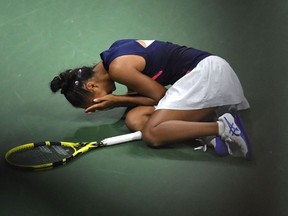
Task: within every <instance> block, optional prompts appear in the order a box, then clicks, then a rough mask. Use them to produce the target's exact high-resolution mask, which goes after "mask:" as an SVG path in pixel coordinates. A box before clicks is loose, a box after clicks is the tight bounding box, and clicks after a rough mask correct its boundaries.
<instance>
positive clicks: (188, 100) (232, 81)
mask: <svg viewBox="0 0 288 216" xmlns="http://www.w3.org/2000/svg"><path fill="white" fill-rule="evenodd" d="M231 105H233V106H235V107H236V108H237V109H239V110H240V109H248V108H249V107H250V106H249V103H248V101H247V100H246V98H245V96H244V93H243V89H242V86H241V83H240V81H239V79H238V77H237V75H236V74H235V72H234V71H233V69H232V68H231V67H230V65H229V64H228V63H227V62H226V61H225V60H224V59H222V58H220V57H218V56H209V57H207V58H205V59H203V60H202V61H201V62H199V63H198V65H197V66H196V67H195V68H194V69H193V70H192V71H191V72H190V73H188V74H186V75H185V76H183V77H182V78H181V79H179V80H178V81H177V82H175V83H174V84H173V85H172V86H171V87H170V88H169V89H168V90H167V92H166V94H165V96H164V97H163V98H162V99H161V100H160V101H159V103H158V105H157V106H156V110H157V109H172V110H196V109H204V108H211V107H215V108H216V107H223V106H231Z"/></svg>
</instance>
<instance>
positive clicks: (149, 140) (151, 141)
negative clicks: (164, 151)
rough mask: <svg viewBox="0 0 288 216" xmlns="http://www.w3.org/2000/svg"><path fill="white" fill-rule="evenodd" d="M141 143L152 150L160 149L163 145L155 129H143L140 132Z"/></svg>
mask: <svg viewBox="0 0 288 216" xmlns="http://www.w3.org/2000/svg"><path fill="white" fill-rule="evenodd" d="M142 139H143V141H144V142H145V143H146V144H147V145H148V146H149V147H152V148H160V147H161V146H163V144H164V143H162V142H161V140H160V139H159V136H158V135H157V132H156V130H155V128H151V127H147V126H146V127H144V129H143V131H142Z"/></svg>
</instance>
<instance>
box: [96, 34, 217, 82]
mask: <svg viewBox="0 0 288 216" xmlns="http://www.w3.org/2000/svg"><path fill="white" fill-rule="evenodd" d="M123 55H138V56H142V57H143V58H144V59H145V62H146V66H145V68H144V70H143V71H142V73H144V74H146V75H147V76H149V77H151V78H152V79H153V80H155V81H157V82H158V83H160V84H162V85H163V86H166V85H169V84H174V83H175V82H176V81H177V80H179V79H180V78H181V77H183V76H184V75H185V74H187V73H189V72H190V71H192V70H193V68H195V67H196V66H197V64H198V63H199V62H200V61H201V60H203V59H204V58H206V57H208V56H210V55H212V54H210V53H208V52H205V51H201V50H198V49H194V48H189V47H186V46H180V45H177V44H173V43H170V42H163V41H157V40H155V41H154V42H153V43H152V44H151V45H149V46H148V47H146V48H145V47H143V46H142V45H141V44H139V43H138V42H137V41H136V40H135V39H125V40H118V41H116V42H114V43H113V44H112V45H111V47H110V48H109V49H108V50H106V51H104V52H102V53H101V54H100V57H101V59H102V61H103V65H104V68H105V69H106V70H107V71H108V72H109V65H110V63H111V62H112V61H113V60H114V59H115V58H117V57H119V56H123Z"/></svg>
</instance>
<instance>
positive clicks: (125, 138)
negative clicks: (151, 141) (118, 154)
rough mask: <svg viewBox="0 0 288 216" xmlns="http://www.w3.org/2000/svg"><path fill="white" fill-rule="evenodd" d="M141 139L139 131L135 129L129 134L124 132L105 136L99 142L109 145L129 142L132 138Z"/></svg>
mask: <svg viewBox="0 0 288 216" xmlns="http://www.w3.org/2000/svg"><path fill="white" fill-rule="evenodd" d="M141 139H142V133H141V131H136V132H134V133H129V134H124V135H119V136H115V137H110V138H106V139H104V140H102V141H101V142H102V143H103V145H104V146H109V145H115V144H120V143H124V142H130V141H134V140H141Z"/></svg>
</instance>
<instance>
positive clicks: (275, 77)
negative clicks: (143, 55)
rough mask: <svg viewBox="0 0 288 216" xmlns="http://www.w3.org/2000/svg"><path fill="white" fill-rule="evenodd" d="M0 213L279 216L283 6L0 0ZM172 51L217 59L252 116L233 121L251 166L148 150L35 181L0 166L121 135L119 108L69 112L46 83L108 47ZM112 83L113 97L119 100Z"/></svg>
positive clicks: (285, 193) (283, 176)
mask: <svg viewBox="0 0 288 216" xmlns="http://www.w3.org/2000/svg"><path fill="white" fill-rule="evenodd" d="M0 5H1V6H0V41H1V45H0V47H1V49H0V67H1V70H0V78H1V79H0V92H1V96H0V97H1V106H0V125H1V130H0V134H1V136H0V199H1V202H0V215H2V216H12V215H15V216H26V215H29V216H34V215H42V216H46V215H54V216H66V215H98V216H102V215H103V216H110V215H118V216H120V215H121V216H122V215H123V216H129V215H133V216H134V215H135V216H136V215H137V216H142V215H143V216H146V215H149V216H162V215H163V216H164V215H165V216H176V215H177V216H191V215H195V216H197V215H201V216H204V215H209V216H210V215H214V216H218V215H219V216H223V215H233V216H238V215H239V216H240V215H245V216H255V215H263V216H266V215H273V216H284V215H287V214H288V208H287V201H288V181H287V180H288V171H287V170H288V169H287V164H288V159H287V158H288V157H287V153H288V141H287V140H288V126H287V120H288V118H287V109H288V106H287V105H288V103H287V97H288V84H287V81H288V67H287V52H288V13H287V12H288V1H287V0H275V1H271V0H254V1H233V0H232V1H231V0H177V1H176V0H158V1H155V0H153V1H152V0H147V1H140V0H122V1H117V0H105V1H102V0H82V1H78V0H77V1H76V0H61V1H59V0H30V1H29V0H1V1H0ZM123 38H139V39H158V40H165V41H171V42H174V43H178V44H181V45H187V46H192V47H195V48H199V49H203V50H207V51H210V52H212V53H215V54H217V55H219V56H222V57H224V58H225V59H226V60H228V61H229V63H230V64H231V65H232V67H233V68H234V69H235V71H236V73H237V74H238V76H239V78H240V80H241V83H242V85H243V88H244V90H245V94H246V97H247V99H248V100H249V102H250V104H251V109H250V110H249V111H245V112H243V113H242V117H243V119H244V121H245V124H246V128H247V131H248V133H249V135H250V139H251V142H252V145H253V155H254V158H253V160H252V161H250V162H248V161H245V160H243V159H241V158H235V157H224V158H220V157H218V156H216V155H215V153H214V152H213V151H208V152H207V153H204V152H195V151H193V147H192V146H191V145H189V144H179V145H177V143H175V145H173V146H172V147H169V148H163V149H157V150H156V149H151V148H149V147H147V146H146V145H145V143H144V142H142V141H136V142H131V143H126V144H121V145H118V146H113V147H109V148H102V149H98V150H97V151H94V152H90V153H88V154H86V155H85V156H84V155H83V157H82V158H79V159H78V160H76V161H73V163H71V164H69V165H67V166H64V167H61V168H57V169H52V170H49V171H44V172H23V171H18V170H14V169H11V168H10V167H7V166H6V164H5V161H4V155H5V152H6V151H8V150H9V149H10V148H12V147H14V146H16V145H20V144H23V143H29V142H33V141H43V140H58V141H59V140H65V141H92V140H99V139H102V138H105V137H109V136H113V135H119V134H124V133H128V132H129V131H128V129H127V128H126V127H125V125H124V122H123V120H121V116H122V114H123V113H124V110H125V109H123V108H118V109H114V110H110V111H106V112H98V113H95V114H92V115H86V114H84V112H83V110H80V109H75V108H73V107H72V106H71V105H70V104H68V102H66V100H65V99H64V97H63V96H62V95H60V94H56V95H52V93H51V92H50V90H49V82H50V80H51V79H52V78H53V77H54V76H55V75H57V74H58V73H59V72H61V71H63V70H65V69H67V68H73V67H78V66H82V65H91V64H94V63H97V62H98V61H99V60H100V58H99V53H100V52H101V51H103V50H104V49H107V48H108V47H109V46H110V44H111V43H113V42H114V41H115V40H117V39H123ZM125 91H126V90H125V88H124V87H123V86H121V85H118V91H117V93H119V94H121V93H124V92H125Z"/></svg>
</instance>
